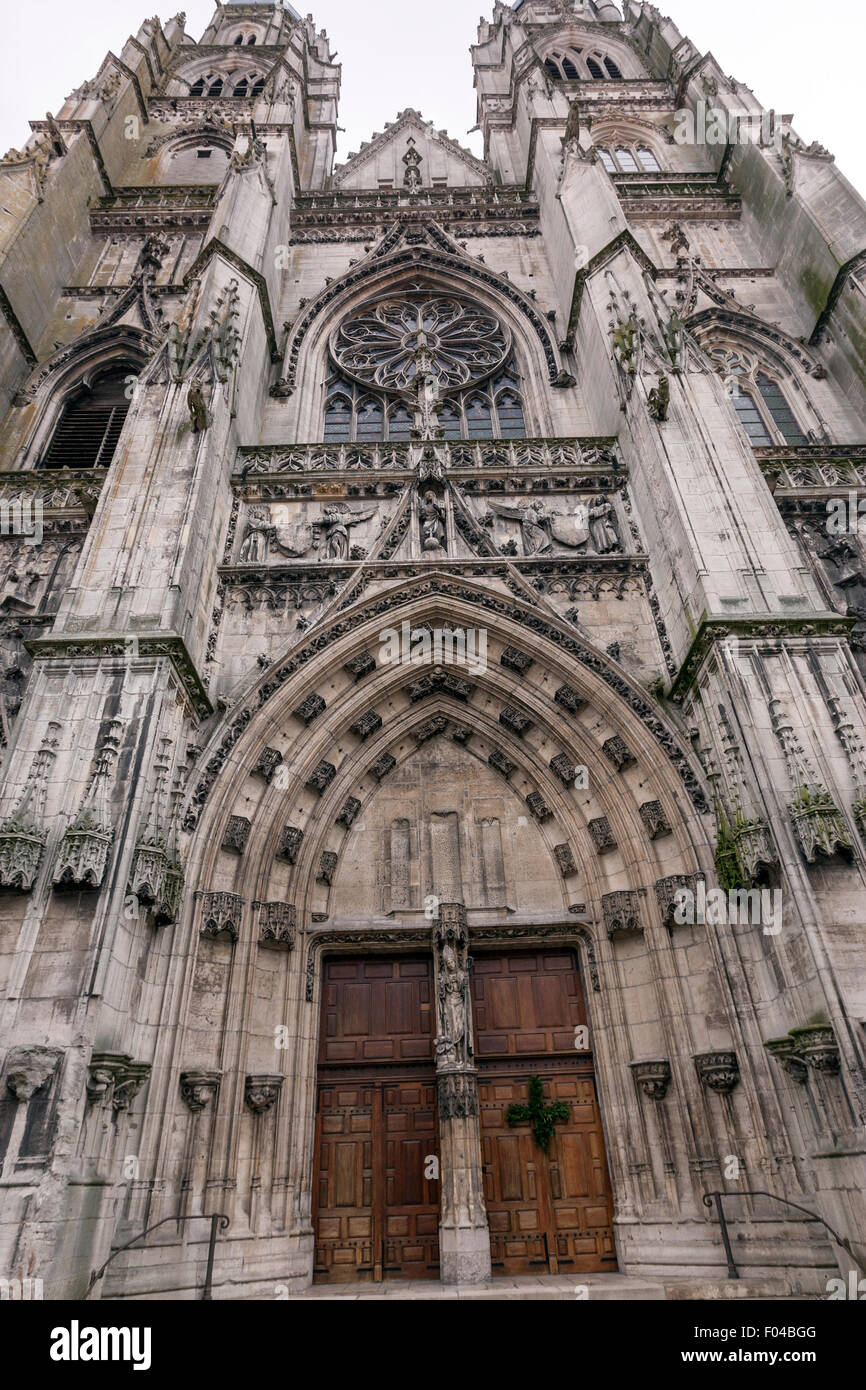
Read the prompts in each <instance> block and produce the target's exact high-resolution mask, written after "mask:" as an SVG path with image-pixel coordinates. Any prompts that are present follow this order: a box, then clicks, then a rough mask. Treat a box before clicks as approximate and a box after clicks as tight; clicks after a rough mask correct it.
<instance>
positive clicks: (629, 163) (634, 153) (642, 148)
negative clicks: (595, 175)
mask: <svg viewBox="0 0 866 1390" xmlns="http://www.w3.org/2000/svg"><path fill="white" fill-rule="evenodd" d="M608 138H610V139H613V138H614V137H612V136H610V137H608ZM597 148H598V157H599V159H600V160H601V162H602V164H603V165H604V167H605V169H606V170H607V172H608V173H609V174H640V173H642V172H643V173H646V174H650V173H652V174H658V173H661V165H660V164H659V162H658V160H657V159H656V157H655V155H654V154H653V152H652V150H651V149H649V148H648V146H646V145H626V144H624V143H622V144H618V145H617V147H616V149H615V150H614V152H613V154H611V152H610V150H609V149H607V148H606V147H605V148H601V147H597Z"/></svg>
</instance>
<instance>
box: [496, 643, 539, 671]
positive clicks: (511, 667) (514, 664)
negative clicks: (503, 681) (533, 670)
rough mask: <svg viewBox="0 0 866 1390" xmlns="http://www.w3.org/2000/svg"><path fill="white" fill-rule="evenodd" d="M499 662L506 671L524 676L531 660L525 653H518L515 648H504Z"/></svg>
mask: <svg viewBox="0 0 866 1390" xmlns="http://www.w3.org/2000/svg"><path fill="white" fill-rule="evenodd" d="M499 661H500V664H501V665H502V666H504V667H505V668H506V670H508V671H514V672H515V673H516V674H517V675H518V676H524V675H525V674H526V672H527V671H528V670H529V668H530V666H531V665H532V663H533V658H532V657H531V656H529V655H528V653H527V652H522V651H519V650H518V648H517V647H506V648H505V650H504V652H503V653H502V655H501V656H500V658H499Z"/></svg>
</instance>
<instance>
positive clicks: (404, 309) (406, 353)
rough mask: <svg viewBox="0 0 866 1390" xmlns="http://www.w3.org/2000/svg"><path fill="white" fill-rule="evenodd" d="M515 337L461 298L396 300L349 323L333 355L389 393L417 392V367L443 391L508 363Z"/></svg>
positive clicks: (348, 369)
mask: <svg viewBox="0 0 866 1390" xmlns="http://www.w3.org/2000/svg"><path fill="white" fill-rule="evenodd" d="M510 349H511V337H510V334H509V333H508V332H507V330H506V329H505V328H504V327H503V326H502V324H501V323H500V322H499V320H498V319H496V318H495V317H494V316H493V315H492V314H488V313H486V312H484V311H483V310H482V309H480V308H477V307H475V306H474V305H471V304H465V303H463V302H462V301H460V300H458V299H445V298H435V299H426V300H421V299H418V300H410V299H392V300H385V301H383V302H382V303H380V304H377V305H376V306H375V307H374V308H368V309H366V310H365V311H364V312H363V313H360V314H356V315H355V316H354V317H353V318H349V319H347V320H346V321H345V322H344V323H343V324H341V326H340V327H339V328H338V329H337V331H336V333H335V334H334V336H333V338H332V341H331V355H332V357H333V358H334V361H335V362H336V363H337V365H338V366H339V367H340V368H341V369H342V371H344V372H345V373H346V374H347V375H348V376H351V377H354V378H355V379H356V380H358V381H361V382H363V383H364V384H365V385H370V386H378V387H381V388H383V389H384V390H391V391H412V390H414V388H415V384H416V381H415V378H416V376H417V372H418V363H419V360H421V359H422V358H423V359H424V360H425V363H426V366H427V370H428V371H429V372H430V373H431V374H432V375H433V376H435V377H436V379H437V381H438V385H439V389H440V390H451V391H453V390H462V389H463V388H464V387H466V386H469V385H471V384H472V383H473V382H477V381H481V380H483V378H484V377H487V376H490V374H491V373H492V372H494V371H496V370H497V368H499V367H501V366H503V365H504V363H505V360H506V358H507V356H508V354H509V351H510Z"/></svg>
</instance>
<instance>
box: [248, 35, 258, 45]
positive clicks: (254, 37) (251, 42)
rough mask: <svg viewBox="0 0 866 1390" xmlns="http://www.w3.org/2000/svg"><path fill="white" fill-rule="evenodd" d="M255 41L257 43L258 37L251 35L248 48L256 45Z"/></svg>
mask: <svg viewBox="0 0 866 1390" xmlns="http://www.w3.org/2000/svg"><path fill="white" fill-rule="evenodd" d="M255 41H256V36H255V34H250V36H249V38H248V39H247V47H250V46H251V45H252V44H254V43H255Z"/></svg>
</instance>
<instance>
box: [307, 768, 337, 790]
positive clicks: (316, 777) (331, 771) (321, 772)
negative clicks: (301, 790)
mask: <svg viewBox="0 0 866 1390" xmlns="http://www.w3.org/2000/svg"><path fill="white" fill-rule="evenodd" d="M336 775H337V769H336V768H335V767H334V764H333V763H329V762H326V761H322V762H320V763H318V764H317V765H316V767H314V768H313V771H312V772H311V773H310V775H309V777H308V778H307V780H306V782H305V784H304V785H305V786H307V787H309V788H310V790H311V791H315V792H318V793H319V796H322V794H323V793H324V792H325V791H327V789H328V787H329V786H330V785H331V783H332V782H333V780H334V778H335V777H336Z"/></svg>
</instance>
